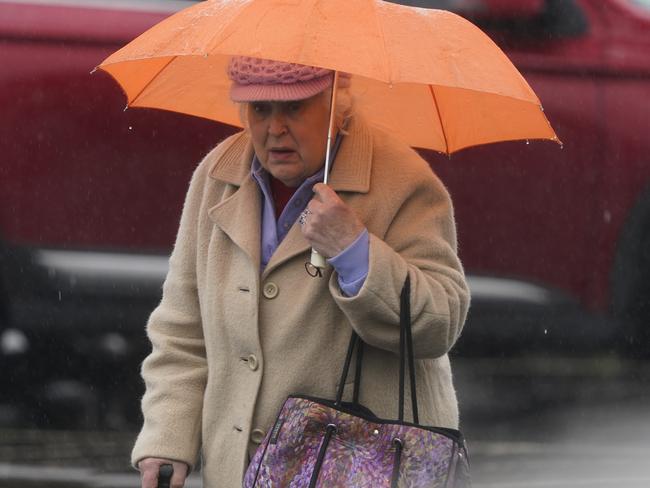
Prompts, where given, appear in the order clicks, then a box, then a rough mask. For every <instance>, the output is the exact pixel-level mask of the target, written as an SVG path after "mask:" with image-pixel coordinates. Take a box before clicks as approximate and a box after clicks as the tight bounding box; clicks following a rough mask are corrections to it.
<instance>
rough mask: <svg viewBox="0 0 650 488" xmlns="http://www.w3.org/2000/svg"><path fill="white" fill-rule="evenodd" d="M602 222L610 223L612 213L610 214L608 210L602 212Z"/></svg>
mask: <svg viewBox="0 0 650 488" xmlns="http://www.w3.org/2000/svg"><path fill="white" fill-rule="evenodd" d="M603 220H604V221H605V222H607V223H609V222H611V221H612V212H610V211H609V210H605V211H604V212H603Z"/></svg>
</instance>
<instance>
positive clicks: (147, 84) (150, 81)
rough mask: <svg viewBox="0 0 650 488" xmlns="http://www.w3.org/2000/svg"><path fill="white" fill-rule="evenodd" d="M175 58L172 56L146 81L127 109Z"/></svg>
mask: <svg viewBox="0 0 650 488" xmlns="http://www.w3.org/2000/svg"><path fill="white" fill-rule="evenodd" d="M177 57H178V56H172V57H171V59H170V60H169V61H167V62H166V63H165V66H163V67H162V68H160V70H159V71H158V73H156V74H155V75H154V76H152V77H151V78H149V81H147V83H146V84H145V85H144V86H143V87H142V89H141V90H140V91H139V92H138V94H137V95H136V96H135V97H133V100H131V102H130V103H129V104H128V106H129V107H130V106H131V105H133V104H134V103H135V102H136V100H137V99H138V98H140V95H142V94H143V93H144V91H145V90H146V89H147V88H149V85H151V84H152V83H153V81H154V80H155V79H156V78H158V76H159V75H160V73H162V72H163V71H165V69H167V66H169V65H170V63H171V62H172V61H173V60H174V59H176V58H177Z"/></svg>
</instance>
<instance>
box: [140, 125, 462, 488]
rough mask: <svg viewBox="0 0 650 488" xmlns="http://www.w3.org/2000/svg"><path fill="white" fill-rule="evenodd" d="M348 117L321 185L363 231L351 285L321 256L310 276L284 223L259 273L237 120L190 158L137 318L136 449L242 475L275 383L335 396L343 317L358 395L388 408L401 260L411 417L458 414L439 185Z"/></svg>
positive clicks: (210, 482)
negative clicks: (179, 205) (410, 347)
mask: <svg viewBox="0 0 650 488" xmlns="http://www.w3.org/2000/svg"><path fill="white" fill-rule="evenodd" d="M348 132H349V133H348V135H346V136H345V137H344V139H343V141H342V144H341V146H340V149H339V152H338V155H337V158H336V162H335V164H334V167H333V170H332V173H331V179H330V184H331V186H332V187H333V188H334V189H335V190H336V191H337V192H338V194H339V195H340V196H341V198H342V199H343V200H344V201H345V202H346V203H347V204H348V205H350V206H351V207H352V208H353V209H354V210H355V211H356V212H357V214H358V215H359V216H360V218H361V220H362V221H363V222H364V223H365V225H366V227H367V228H368V231H369V233H370V258H369V260H370V262H369V271H368V276H367V278H366V280H365V283H364V285H363V287H362V288H361V290H360V292H359V293H358V295H356V296H354V297H346V296H344V295H343V294H342V293H341V291H340V289H339V286H338V282H337V276H336V273H335V272H333V270H332V269H331V267H328V268H327V269H326V272H325V273H324V276H323V278H321V279H318V278H312V277H310V276H309V275H307V273H306V272H305V268H304V263H305V262H306V261H307V260H308V259H309V253H310V247H309V244H308V242H307V241H306V240H305V239H304V237H303V236H302V233H301V231H300V228H299V225H298V224H297V223H296V224H294V226H293V227H292V228H291V229H290V231H289V233H288V235H287V236H286V238H285V239H284V240H283V241H282V243H281V244H280V246H279V247H278V249H277V251H276V252H275V254H274V255H273V257H272V258H271V261H270V262H269V263H268V265H267V267H266V268H265V269H264V271H263V272H262V273H260V239H261V236H260V232H261V205H262V200H261V197H260V190H259V188H258V186H257V185H256V183H255V182H254V180H253V179H252V178H251V176H250V164H251V159H252V156H253V150H252V145H251V142H250V138H249V136H248V135H247V134H246V133H245V132H241V133H238V134H235V135H233V136H231V137H230V138H228V139H226V140H225V141H224V142H222V143H221V144H219V145H218V146H217V147H216V148H215V149H214V150H212V152H210V153H209V154H208V155H207V156H206V158H205V159H204V160H203V161H202V162H201V164H200V165H199V167H198V168H197V170H196V172H195V174H194V176H193V178H192V182H191V184H190V188H189V192H188V195H187V199H186V202H185V206H184V209H183V214H182V218H181V223H180V229H179V232H178V237H177V241H176V245H175V247H174V250H173V253H172V255H171V258H170V267H169V272H168V275H167V278H166V280H165V284H164V287H163V298H162V301H161V303H160V305H159V306H158V307H157V308H156V309H155V311H154V312H153V313H152V315H151V317H150V319H149V322H148V326H147V331H148V336H149V338H150V340H151V344H152V352H151V354H150V355H149V356H148V357H147V358H146V360H145V361H144V363H143V367H142V375H143V378H144V380H145V383H146V393H145V395H144V398H143V400H142V408H143V413H144V425H143V428H142V431H141V432H140V435H139V436H138V438H137V441H136V444H135V447H134V449H133V454H132V461H133V462H134V463H137V462H138V461H139V460H141V459H143V458H145V457H162V458H169V459H174V460H180V461H184V462H186V463H187V464H189V465H190V466H193V467H194V466H196V464H197V462H198V459H199V458H201V459H202V468H201V469H202V473H203V478H204V486H206V487H207V488H220V487H226V488H229V487H233V488H235V487H240V486H241V483H242V478H243V473H244V471H245V469H246V466H247V462H248V457H249V456H251V457H252V454H253V453H254V451H255V449H256V447H257V445H258V444H259V442H260V440H261V439H262V437H263V436H264V434H265V433H266V432H267V430H268V429H269V428H270V427H271V426H272V425H273V423H274V420H275V416H276V415H277V413H278V410H279V408H280V407H281V405H282V403H283V401H284V400H285V398H286V397H287V395H290V394H305V395H313V396H319V397H325V398H330V399H332V398H334V396H335V391H336V386H337V382H338V376H339V375H340V371H341V367H342V364H343V360H344V357H345V352H346V349H347V345H348V341H349V339H350V333H351V330H352V328H353V329H354V330H356V331H357V333H358V334H359V336H360V337H361V338H362V339H363V340H364V341H365V343H366V344H368V347H367V348H366V350H365V354H364V367H363V374H362V381H361V394H360V401H361V403H362V404H364V405H365V406H366V407H368V408H370V409H371V410H373V411H374V412H375V414H377V415H378V416H380V417H388V418H397V398H398V395H397V385H398V361H397V356H396V354H395V353H396V351H397V350H398V345H399V318H398V311H399V294H400V290H401V287H402V284H403V282H404V279H405V277H406V274H407V273H408V274H409V275H410V278H411V290H412V297H411V312H412V317H413V341H414V349H415V353H416V356H417V358H418V359H417V361H416V374H417V381H418V395H419V396H418V400H419V409H420V423H422V424H427V425H435V426H442V427H452V428H456V427H457V426H458V408H457V402H456V396H455V392H454V388H453V385H452V377H451V371H450V365H449V359H448V356H447V352H448V351H449V349H450V348H451V347H452V346H453V344H454V342H455V341H456V339H457V338H458V336H459V334H460V332H461V329H462V326H463V323H464V321H465V316H466V313H467V308H468V304H469V292H468V289H467V285H466V282H465V279H464V275H463V270H462V267H461V264H460V262H459V260H458V257H457V255H456V234H455V224H454V219H453V211H452V206H451V201H450V198H449V195H448V193H447V191H446V190H445V188H444V187H443V185H442V184H441V182H440V181H439V180H438V179H437V178H436V177H435V175H434V174H433V172H432V171H431V170H430V168H429V166H428V165H427V163H426V162H425V161H424V160H423V159H421V158H420V157H419V156H418V155H417V153H415V152H414V151H413V150H411V149H410V148H409V147H407V146H406V145H404V144H402V143H400V142H398V141H396V140H395V139H393V138H392V137H391V136H389V135H387V134H385V133H382V132H379V131H378V130H375V129H371V128H370V127H369V126H367V125H366V124H364V123H363V122H362V121H360V120H357V119H352V121H351V124H350V127H349V129H348ZM353 378H354V375H353V374H351V375H350V378H349V381H352V380H353ZM349 393H351V389H350V385H346V395H349ZM407 405H408V404H407ZM409 412H410V410H408V409H407V414H408V415H410V413H409ZM408 415H407V419H409V418H410V417H409V416H408Z"/></svg>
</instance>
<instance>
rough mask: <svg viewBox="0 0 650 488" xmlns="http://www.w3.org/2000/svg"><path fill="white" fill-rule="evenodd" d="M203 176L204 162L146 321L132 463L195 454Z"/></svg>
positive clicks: (200, 380) (201, 371)
mask: <svg viewBox="0 0 650 488" xmlns="http://www.w3.org/2000/svg"><path fill="white" fill-rule="evenodd" d="M204 163H205V161H204ZM205 178H206V165H205V164H202V165H200V166H199V167H198V169H197V170H196V171H195V173H194V176H193V178H192V182H191V183H190V188H189V191H188V194H187V197H186V200H185V205H184V207H183V213H182V216H181V222H180V227H179V231H178V235H177V238H176V244H175V246H174V250H173V252H172V255H171V257H170V260H169V271H168V274H167V277H166V279H165V283H164V285H163V295H162V300H161V302H160V304H159V305H158V307H157V308H156V309H155V310H154V311H153V313H152V314H151V316H150V318H149V321H148V323H147V335H148V337H149V340H150V341H151V346H152V351H151V353H150V354H149V356H148V357H147V358H146V359H145V361H144V362H143V364H142V377H143V378H144V381H145V385H146V391H145V394H144V397H143V399H142V411H143V415H144V424H143V428H142V430H141V432H140V434H139V436H138V438H137V440H136V443H135V446H134V448H133V452H132V456H131V459H132V463H133V465H134V466H137V463H138V462H139V461H140V460H141V459H144V458H146V457H161V458H167V459H173V460H177V461H183V462H185V463H187V464H188V465H189V466H190V467H192V466H194V464H195V462H196V460H197V458H198V452H199V446H200V440H201V415H202V405H203V393H204V390H205V384H206V379H207V364H206V353H205V343H204V338H203V331H202V324H201V313H200V307H199V300H198V295H197V277H196V247H197V228H198V218H199V208H200V204H201V200H202V192H203V186H204V181H205Z"/></svg>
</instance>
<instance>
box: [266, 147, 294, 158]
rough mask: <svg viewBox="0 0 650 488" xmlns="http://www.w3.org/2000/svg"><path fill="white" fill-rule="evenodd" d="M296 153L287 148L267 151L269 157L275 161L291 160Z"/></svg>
mask: <svg viewBox="0 0 650 488" xmlns="http://www.w3.org/2000/svg"><path fill="white" fill-rule="evenodd" d="M295 153H296V151H294V150H293V149H289V148H273V149H269V156H271V157H272V158H273V159H276V160H285V159H291V158H292V157H293V155H294V154H295Z"/></svg>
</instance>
